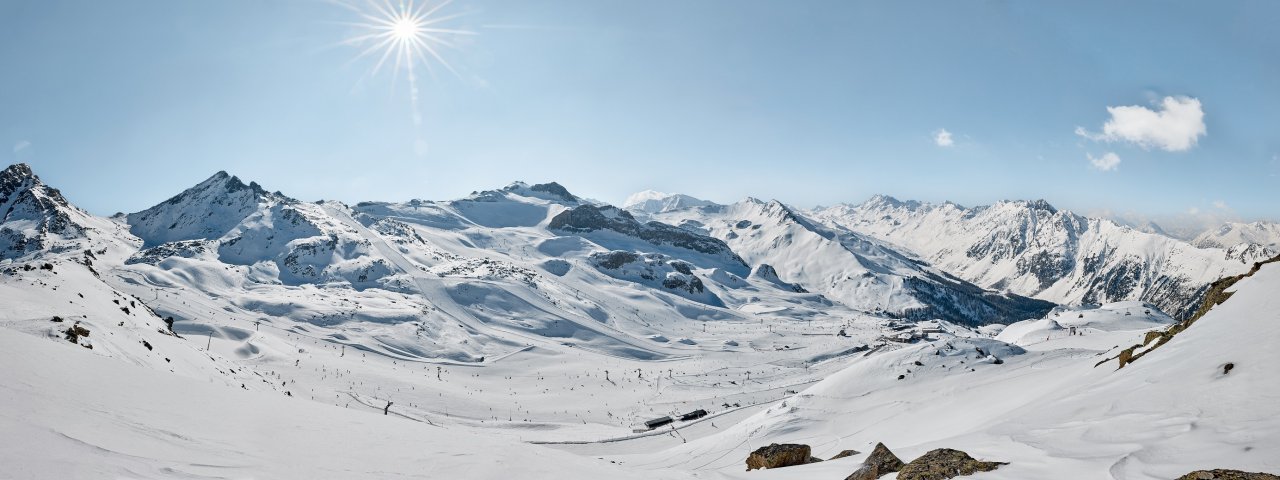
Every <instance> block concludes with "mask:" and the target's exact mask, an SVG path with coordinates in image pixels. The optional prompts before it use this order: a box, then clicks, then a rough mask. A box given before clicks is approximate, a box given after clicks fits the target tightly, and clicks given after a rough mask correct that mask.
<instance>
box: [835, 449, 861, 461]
mask: <svg viewBox="0 0 1280 480" xmlns="http://www.w3.org/2000/svg"><path fill="white" fill-rule="evenodd" d="M859 453H862V452H859V451H857V450H841V451H840V453H837V454H836V456H834V457H831V458H829V459H827V460H838V459H841V458H844V457H852V456H854V455H857V454H859Z"/></svg>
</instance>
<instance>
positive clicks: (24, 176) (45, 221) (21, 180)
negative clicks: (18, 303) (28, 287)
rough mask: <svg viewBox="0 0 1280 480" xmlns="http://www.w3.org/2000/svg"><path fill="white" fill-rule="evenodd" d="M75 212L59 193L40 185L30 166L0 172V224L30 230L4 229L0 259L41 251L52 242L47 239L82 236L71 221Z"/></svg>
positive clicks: (15, 165)
mask: <svg viewBox="0 0 1280 480" xmlns="http://www.w3.org/2000/svg"><path fill="white" fill-rule="evenodd" d="M79 211H80V210H79V209H77V208H76V207H74V206H72V205H71V203H70V202H68V201H67V199H66V198H64V197H63V196H62V192H59V191H58V189H56V188H53V187H50V186H48V185H45V184H44V182H41V181H40V177H37V176H36V174H35V172H33V171H32V170H31V166H30V165H27V164H25V163H17V164H13V165H10V166H9V167H8V168H5V169H4V171H3V172H0V222H3V223H9V222H19V223H22V224H25V225H27V226H28V227H33V228H15V229H13V230H9V228H8V227H6V228H5V230H6V233H7V235H6V236H5V238H2V239H0V258H15V257H17V256H21V255H24V254H26V253H30V252H32V251H39V250H42V249H44V248H45V247H46V246H48V245H49V243H50V242H51V241H52V240H53V238H51V237H50V235H54V236H63V237H80V236H82V234H83V233H84V226H83V225H81V224H79V223H77V222H78V221H79V220H73V215H75V214H76V212H79ZM76 218H82V217H79V215H76Z"/></svg>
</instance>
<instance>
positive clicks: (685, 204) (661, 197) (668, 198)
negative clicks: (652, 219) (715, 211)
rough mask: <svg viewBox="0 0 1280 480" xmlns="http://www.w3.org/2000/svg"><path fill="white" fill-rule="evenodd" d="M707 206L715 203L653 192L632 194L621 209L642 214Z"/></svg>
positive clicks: (677, 194)
mask: <svg viewBox="0 0 1280 480" xmlns="http://www.w3.org/2000/svg"><path fill="white" fill-rule="evenodd" d="M708 205H715V203H714V202H711V201H709V200H702V199H700V198H694V197H691V196H689V195H684V194H680V193H662V192H657V191H653V190H645V191H642V192H636V193H633V194H631V196H629V197H627V200H626V201H625V202H622V208H623V209H625V210H631V211H636V212H643V213H663V212H670V211H672V210H680V209H684V208H694V207H705V206H708Z"/></svg>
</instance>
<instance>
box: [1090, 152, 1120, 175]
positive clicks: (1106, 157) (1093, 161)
mask: <svg viewBox="0 0 1280 480" xmlns="http://www.w3.org/2000/svg"><path fill="white" fill-rule="evenodd" d="M1085 156H1087V157H1089V164H1090V165H1092V166H1093V168H1096V169H1098V170H1102V171H1104V172H1110V171H1112V170H1115V169H1117V168H1119V167H1120V156H1119V155H1116V154H1115V152H1107V153H1104V154H1102V156H1101V157H1095V156H1093V154H1091V153H1086V154H1085Z"/></svg>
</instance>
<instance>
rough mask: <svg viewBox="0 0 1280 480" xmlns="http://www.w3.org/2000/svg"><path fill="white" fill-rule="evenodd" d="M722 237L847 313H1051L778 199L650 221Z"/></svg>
mask: <svg viewBox="0 0 1280 480" xmlns="http://www.w3.org/2000/svg"><path fill="white" fill-rule="evenodd" d="M652 217H653V218H655V219H660V220H662V221H665V222H667V223H670V224H673V225H678V226H680V227H682V228H684V229H685V230H688V231H691V232H702V233H705V234H708V235H711V236H714V237H716V238H719V239H722V240H724V241H725V243H726V244H728V245H729V246H730V247H731V248H732V249H733V251H735V252H737V253H738V254H739V255H741V256H742V258H743V259H744V260H746V262H747V263H748V264H750V265H753V266H759V265H762V264H767V265H769V266H771V268H772V269H773V270H774V273H775V274H776V276H777V277H779V278H781V279H783V280H784V281H786V282H789V283H795V284H798V285H800V286H802V287H803V288H805V289H807V290H809V291H814V292H821V293H822V294H823V295H826V296H827V297H829V298H832V299H834V300H837V301H840V302H842V303H844V304H845V305H848V306H850V307H853V308H857V309H863V310H867V311H876V312H884V313H887V314H889V315H894V316H906V317H911V318H943V319H946V320H950V321H954V322H959V323H966V324H971V325H977V324H984V323H996V322H1001V323H1007V322H1011V321H1017V320H1022V319H1025V318H1035V317H1039V316H1040V315H1041V314H1043V313H1044V312H1045V311H1047V310H1048V309H1049V308H1051V307H1052V305H1050V304H1048V303H1047V302H1039V301H1034V300H1029V299H1026V298H1021V297H1017V296H1009V295H1001V294H995V293H992V292H988V291H985V290H982V289H981V288H978V287H976V286H974V285H973V284H970V283H968V282H965V281H964V280H960V279H958V278H954V277H951V276H949V275H947V274H946V273H944V272H942V271H940V270H937V269H934V268H932V267H930V266H928V265H927V264H925V263H923V262H920V261H918V260H916V259H914V258H911V257H908V256H907V255H904V254H902V253H900V252H898V251H897V250H895V249H894V248H893V247H891V246H890V245H887V244H885V243H884V242H881V241H878V240H875V239H872V238H870V237H867V236H864V235H861V234H858V233H855V232H852V231H849V230H847V229H845V228H843V227H840V226H838V225H823V224H820V223H818V222H817V221H815V220H812V219H810V218H809V217H807V216H805V215H804V214H802V213H800V212H798V211H796V210H795V209H793V208H791V207H788V206H787V205H784V204H782V203H781V202H778V201H776V200H775V201H770V202H764V201H760V200H756V199H747V200H744V201H742V202H738V203H735V204H733V205H708V206H702V207H696V208H687V209H680V210H672V211H668V212H664V213H660V214H655V215H652Z"/></svg>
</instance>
